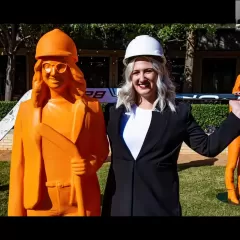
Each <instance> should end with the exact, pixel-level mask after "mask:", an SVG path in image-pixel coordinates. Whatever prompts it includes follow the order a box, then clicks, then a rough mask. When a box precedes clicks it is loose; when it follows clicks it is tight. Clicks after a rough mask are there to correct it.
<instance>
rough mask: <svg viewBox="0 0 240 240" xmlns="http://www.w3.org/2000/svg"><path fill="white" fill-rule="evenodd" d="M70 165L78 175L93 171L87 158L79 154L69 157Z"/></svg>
mask: <svg viewBox="0 0 240 240" xmlns="http://www.w3.org/2000/svg"><path fill="white" fill-rule="evenodd" d="M71 167H72V171H73V173H74V174H76V175H78V176H82V175H89V174H91V173H92V172H93V171H92V169H93V167H92V165H91V163H90V162H89V160H86V159H83V158H81V157H80V156H79V155H78V156H76V157H73V158H72V159H71Z"/></svg>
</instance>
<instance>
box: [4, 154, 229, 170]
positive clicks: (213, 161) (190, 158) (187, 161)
mask: <svg viewBox="0 0 240 240" xmlns="http://www.w3.org/2000/svg"><path fill="white" fill-rule="evenodd" d="M10 159H11V151H6V150H5V151H0V161H9V160H10ZM109 160H110V157H108V160H107V161H109ZM226 162H227V154H226V153H222V154H220V155H218V156H216V158H206V157H203V156H201V155H199V154H180V156H179V159H178V163H179V164H183V165H184V166H189V167H190V166H202V165H216V166H226Z"/></svg>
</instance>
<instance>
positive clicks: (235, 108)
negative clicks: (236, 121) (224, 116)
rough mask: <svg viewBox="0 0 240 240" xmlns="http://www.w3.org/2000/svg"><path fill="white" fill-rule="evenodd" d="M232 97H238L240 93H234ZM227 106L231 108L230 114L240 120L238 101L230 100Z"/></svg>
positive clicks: (239, 104) (239, 102) (239, 101)
mask: <svg viewBox="0 0 240 240" xmlns="http://www.w3.org/2000/svg"><path fill="white" fill-rule="evenodd" d="M234 95H237V96H239V97H240V92H236V93H234ZM229 105H230V106H231V108H232V112H233V113H234V114H235V115H236V116H237V117H238V118H240V100H230V101H229Z"/></svg>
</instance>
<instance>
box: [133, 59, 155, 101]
mask: <svg viewBox="0 0 240 240" xmlns="http://www.w3.org/2000/svg"><path fill="white" fill-rule="evenodd" d="M157 78H158V73H157V72H156V71H155V70H154V69H153V65H152V62H149V61H148V60H147V59H146V58H142V57H139V58H137V59H136V61H135V63H134V66H133V71H132V74H131V80H132V84H133V87H134V89H135V90H136V92H137V93H138V94H139V96H141V97H144V98H152V97H155V96H156V93H157Z"/></svg>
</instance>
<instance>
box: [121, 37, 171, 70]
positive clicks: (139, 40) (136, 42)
mask: <svg viewBox="0 0 240 240" xmlns="http://www.w3.org/2000/svg"><path fill="white" fill-rule="evenodd" d="M136 56H156V57H161V58H162V59H163V61H164V63H166V59H165V56H164V53H163V48H162V46H161V44H160V42H158V41H157V40H156V39H155V38H153V37H151V36H149V35H140V36H137V37H136V38H134V39H133V40H132V41H131V42H130V43H129V44H128V46H127V49H126V52H125V56H124V59H123V64H124V65H125V66H126V65H127V60H128V59H129V58H131V57H136Z"/></svg>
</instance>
